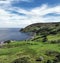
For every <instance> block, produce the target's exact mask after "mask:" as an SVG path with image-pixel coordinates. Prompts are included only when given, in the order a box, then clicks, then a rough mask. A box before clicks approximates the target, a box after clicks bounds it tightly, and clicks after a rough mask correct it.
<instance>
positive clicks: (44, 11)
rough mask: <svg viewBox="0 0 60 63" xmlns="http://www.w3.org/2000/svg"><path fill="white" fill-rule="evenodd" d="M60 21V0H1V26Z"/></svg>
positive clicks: (20, 25) (8, 26) (24, 25)
mask: <svg viewBox="0 0 60 63" xmlns="http://www.w3.org/2000/svg"><path fill="white" fill-rule="evenodd" d="M41 22H42V23H45V22H60V0H0V28H17V27H18V28H20V27H26V26H27V25H30V24H33V23H41Z"/></svg>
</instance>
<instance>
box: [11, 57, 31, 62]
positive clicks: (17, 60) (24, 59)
mask: <svg viewBox="0 0 60 63" xmlns="http://www.w3.org/2000/svg"><path fill="white" fill-rule="evenodd" d="M29 59H30V58H29V57H22V58H19V59H16V60H15V61H13V62H12V63H31V62H30V60H29Z"/></svg>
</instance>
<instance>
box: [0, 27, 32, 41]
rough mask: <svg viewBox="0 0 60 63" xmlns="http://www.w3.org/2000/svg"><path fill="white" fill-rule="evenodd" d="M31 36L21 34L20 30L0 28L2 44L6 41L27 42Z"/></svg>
mask: <svg viewBox="0 0 60 63" xmlns="http://www.w3.org/2000/svg"><path fill="white" fill-rule="evenodd" d="M30 37H31V36H30V35H29V34H28V33H22V32H20V28H0V42H1V41H6V40H26V39H29V38H30Z"/></svg>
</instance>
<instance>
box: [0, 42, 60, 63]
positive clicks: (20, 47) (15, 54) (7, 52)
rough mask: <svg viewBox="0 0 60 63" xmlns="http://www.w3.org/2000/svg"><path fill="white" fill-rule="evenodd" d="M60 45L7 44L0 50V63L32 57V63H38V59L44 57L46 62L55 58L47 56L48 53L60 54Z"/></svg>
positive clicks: (39, 43)
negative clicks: (50, 51)
mask: <svg viewBox="0 0 60 63" xmlns="http://www.w3.org/2000/svg"><path fill="white" fill-rule="evenodd" d="M59 45H60V44H49V43H42V42H34V41H15V42H12V43H10V44H5V45H4V46H2V48H0V63H11V62H12V61H14V60H15V59H17V58H19V57H22V56H30V57H31V59H32V63H39V62H36V61H35V59H36V58H37V57H40V56H43V57H44V61H47V60H48V59H51V60H52V58H53V57H51V56H47V55H45V54H46V51H48V50H52V51H56V52H60V46H59ZM42 63H43V62H42Z"/></svg>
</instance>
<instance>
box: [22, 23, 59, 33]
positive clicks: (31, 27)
mask: <svg viewBox="0 0 60 63" xmlns="http://www.w3.org/2000/svg"><path fill="white" fill-rule="evenodd" d="M56 27H57V28H59V27H60V22H55V23H35V24H31V25H29V26H27V27H25V28H24V29H21V31H22V32H36V31H38V30H39V29H41V28H50V29H52V28H55V29H56Z"/></svg>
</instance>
